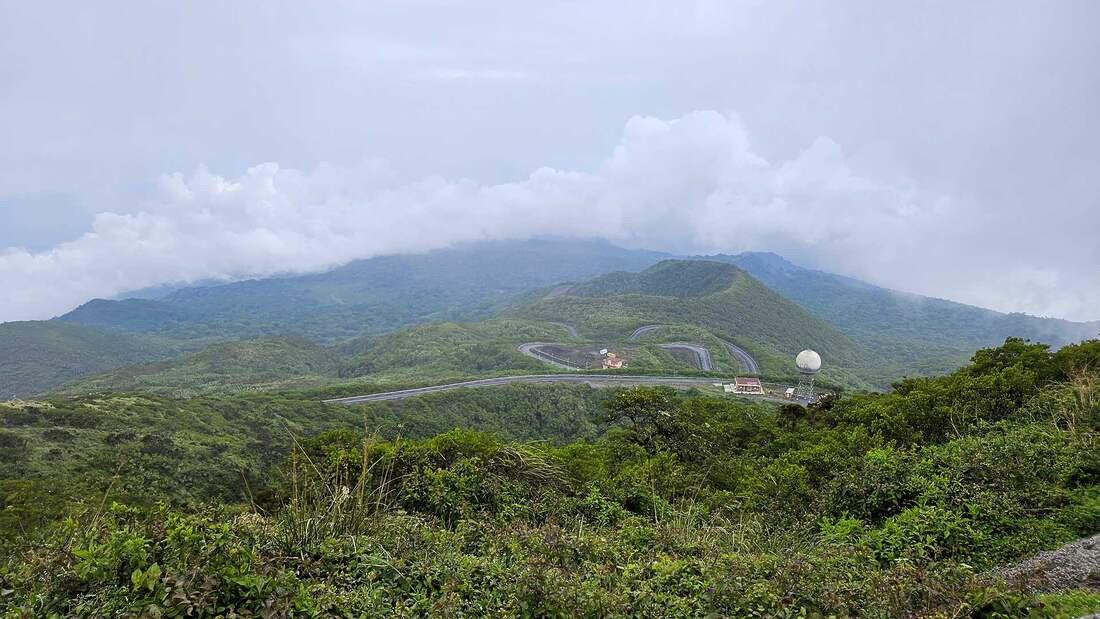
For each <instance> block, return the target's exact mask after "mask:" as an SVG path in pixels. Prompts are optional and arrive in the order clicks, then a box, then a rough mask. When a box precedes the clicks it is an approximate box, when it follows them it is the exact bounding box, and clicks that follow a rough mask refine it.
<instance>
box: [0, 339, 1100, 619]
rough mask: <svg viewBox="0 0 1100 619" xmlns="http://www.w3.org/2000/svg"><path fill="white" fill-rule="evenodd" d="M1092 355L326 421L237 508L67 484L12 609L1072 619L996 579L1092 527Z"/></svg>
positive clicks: (1098, 443) (985, 358) (15, 557)
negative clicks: (561, 436)
mask: <svg viewBox="0 0 1100 619" xmlns="http://www.w3.org/2000/svg"><path fill="white" fill-rule="evenodd" d="M1097 367H1100V342H1097V341H1093V342H1087V343H1084V344H1081V345H1078V346H1073V347H1068V348H1065V349H1062V350H1061V351H1059V352H1058V353H1056V354H1052V353H1050V352H1049V351H1048V349H1047V348H1046V347H1045V346H1042V345H1037V344H1029V343H1026V342H1023V341H1020V340H1009V341H1008V342H1006V344H1005V345H1004V346H1002V347H999V348H995V349H989V350H983V351H979V352H978V353H977V354H976V355H975V357H974V359H973V361H972V363H971V364H970V365H968V366H967V367H965V368H963V369H961V370H959V371H958V372H956V373H954V374H951V375H949V376H944V377H939V378H929V379H913V380H906V381H904V382H902V383H899V384H898V385H896V386H895V389H894V390H893V391H892V392H889V393H885V394H862V395H854V396H848V397H844V398H841V399H838V400H828V401H824V402H821V403H820V404H818V405H816V406H814V407H811V408H810V409H803V408H801V407H796V406H786V407H782V408H779V409H778V410H776V409H772V410H767V409H762V408H758V407H753V406H745V405H741V404H737V403H736V402H734V401H730V400H725V399H719V398H710V397H684V396H682V395H678V394H675V393H673V392H669V391H665V390H660V389H649V388H637V389H631V390H625V391H621V392H618V393H617V394H615V395H614V396H613V397H611V398H608V399H607V400H606V403H605V404H604V405H603V406H602V407H601V410H602V411H603V413H602V418H601V419H599V420H598V421H599V422H600V423H601V424H602V425H603V427H604V428H606V431H605V432H603V433H602V435H600V436H599V437H598V438H593V439H587V440H577V441H574V442H564V443H559V444H547V443H518V442H511V441H508V440H505V439H503V438H500V437H499V436H498V435H495V434H485V433H479V432H475V431H469V430H454V431H451V432H447V433H444V434H440V435H437V436H434V437H430V438H423V439H416V440H411V439H410V440H405V439H401V438H400V437H395V436H391V437H390V438H388V439H385V440H383V439H382V438H381V437H379V436H378V435H376V434H375V433H374V432H373V431H371V432H368V433H364V432H361V431H358V430H353V429H349V428H344V429H336V430H329V431H325V432H321V433H319V434H316V435H313V436H310V437H303V438H300V439H298V440H296V441H294V442H293V445H292V447H291V448H290V453H289V454H288V455H287V456H286V457H285V458H282V459H281V460H280V461H279V462H278V463H276V464H273V465H272V467H271V470H270V471H268V474H267V476H266V477H267V482H268V483H267V484H265V486H264V488H263V490H258V491H254V492H251V493H249V496H248V498H247V499H246V500H245V501H243V502H224V501H216V502H207V503H205V504H201V503H200V504H196V503H189V504H181V503H178V502H177V503H175V504H174V506H168V505H166V504H160V505H157V504H153V502H152V500H155V498H156V497H155V496H151V497H147V498H148V499H150V500H147V501H133V502H132V504H131V505H124V504H121V503H115V502H112V501H108V500H105V497H107V496H110V495H109V493H108V494H94V495H93V494H90V493H89V494H88V495H86V496H75V497H71V498H70V500H68V501H67V502H66V503H65V506H64V508H63V509H62V510H60V513H59V514H58V515H59V517H58V518H56V519H53V522H51V523H48V524H45V525H43V526H41V527H38V528H37V529H34V530H27V531H26V532H24V533H22V534H19V535H15V536H11V537H9V539H10V541H9V542H7V543H6V545H5V547H4V548H3V549H2V550H3V552H2V553H0V554H3V555H4V556H6V557H7V559H6V561H5V562H4V563H3V565H2V567H0V612H6V613H7V616H12V617H19V616H51V615H56V616H115V615H130V616H227V617H228V616H241V617H246V616H265V617H279V616H351V617H357V616H390V615H396V616H500V617H510V616H563V617H567V616H586V617H601V616H629V617H655V616H667V617H695V616H698V617H704V616H732V617H827V616H838V617H843V616H867V617H904V616H929V617H961V616H981V617H1021V616H1036V617H1074V616H1079V615H1082V614H1086V612H1088V611H1096V610H1098V609H1100V592H1097V591H1089V590H1071V591H1048V592H1042V589H1043V586H1042V583H1031V584H1035V585H1037V586H1038V588H1039V589H1040V592H1038V593H1031V592H1028V591H1027V590H1026V589H1025V585H1027V584H1029V583H1021V582H1002V581H1000V580H999V579H998V578H996V577H995V576H993V575H992V574H993V571H994V570H995V569H996V568H997V567H999V566H1003V565H1006V564H1009V563H1012V562H1014V561H1017V560H1019V559H1021V558H1023V557H1026V556H1029V555H1031V554H1033V553H1035V552H1036V551H1038V550H1041V549H1045V548H1052V547H1056V546H1058V545H1060V544H1062V543H1065V542H1067V541H1070V540H1073V539H1076V538H1079V537H1083V536H1086V535H1090V534H1094V533H1096V532H1100V380H1098V378H1097V375H1096V374H1095V372H1094V368H1097ZM103 414H104V415H109V414H110V412H109V411H104V413H103ZM149 474H154V473H149ZM155 474H157V475H161V476H162V477H163V479H165V480H169V481H170V480H171V479H172V474H173V473H172V470H171V469H170V468H169V469H165V470H163V471H160V472H155ZM123 481H124V480H123ZM165 498H166V500H167V498H168V497H167V496H166V497H165ZM5 500H6V501H8V503H7V505H8V506H10V505H13V504H14V503H13V502H12V498H11V496H10V495H9V496H8V498H7V499H5ZM24 507H26V504H24ZM5 509H7V506H6V507H5ZM48 520H49V519H48Z"/></svg>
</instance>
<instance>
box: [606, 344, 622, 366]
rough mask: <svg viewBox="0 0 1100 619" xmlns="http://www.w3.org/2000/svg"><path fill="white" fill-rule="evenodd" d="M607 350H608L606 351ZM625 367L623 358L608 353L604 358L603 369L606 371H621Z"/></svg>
mask: <svg viewBox="0 0 1100 619" xmlns="http://www.w3.org/2000/svg"><path fill="white" fill-rule="evenodd" d="M604 350H607V349H604ZM623 365H624V361H623V358H622V357H620V356H618V355H616V354H615V353H613V352H606V353H604V356H603V369H605V370H619V369H622V367H623Z"/></svg>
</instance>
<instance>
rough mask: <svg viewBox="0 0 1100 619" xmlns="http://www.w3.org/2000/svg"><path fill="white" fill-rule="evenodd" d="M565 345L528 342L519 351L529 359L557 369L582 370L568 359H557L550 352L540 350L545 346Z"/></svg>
mask: <svg viewBox="0 0 1100 619" xmlns="http://www.w3.org/2000/svg"><path fill="white" fill-rule="evenodd" d="M563 345H564V344H555V343H554V342H527V343H525V344H520V345H519V347H518V350H519V351H520V352H521V353H523V354H525V355H527V356H528V357H534V358H536V359H538V360H539V361H542V362H543V363H549V364H550V365H553V366H555V367H559V368H562V369H565V370H580V369H582V368H580V367H579V366H576V365H573V364H572V363H570V362H569V361H568V360H566V359H562V358H561V357H555V356H554V355H551V354H550V353H548V352H545V351H542V350H539V349H540V348H541V347H543V346H563Z"/></svg>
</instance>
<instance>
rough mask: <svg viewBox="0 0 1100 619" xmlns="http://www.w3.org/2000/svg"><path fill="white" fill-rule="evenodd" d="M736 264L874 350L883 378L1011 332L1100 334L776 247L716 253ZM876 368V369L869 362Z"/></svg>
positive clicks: (934, 368) (920, 370)
mask: <svg viewBox="0 0 1100 619" xmlns="http://www.w3.org/2000/svg"><path fill="white" fill-rule="evenodd" d="M707 259H708V260H717V261H721V262H728V263H731V264H735V265H737V266H738V267H740V268H742V269H744V270H745V271H747V272H748V273H750V274H751V275H752V276H753V277H755V278H756V279H758V280H760V281H761V282H763V283H764V285H766V286H768V287H769V288H771V289H772V290H774V291H776V292H777V293H779V294H781V295H783V296H784V297H786V298H788V299H790V300H791V301H794V302H795V303H797V304H799V305H801V306H802V307H804V308H806V309H807V310H809V311H810V312H811V313H813V314H814V315H815V316H817V317H819V318H821V319H822V320H824V321H825V322H827V323H829V324H830V325H832V326H833V327H835V328H837V329H838V330H840V331H841V332H842V333H844V334H845V335H847V336H849V337H851V338H852V339H853V340H855V341H857V342H859V343H860V344H863V345H864V346H867V347H868V348H870V349H871V350H873V351H874V353H875V355H876V357H877V358H878V362H877V375H870V374H869V376H871V377H872V378H873V379H874V380H876V381H882V380H885V381H891V380H895V379H896V378H897V377H899V376H902V375H905V374H908V375H930V374H937V373H941V372H945V371H950V370H953V369H954V368H957V367H959V366H960V365H963V364H964V363H965V361H966V359H967V357H969V355H970V353H971V352H972V351H973V350H975V349H977V348H981V347H983V346H991V345H994V344H996V343H998V342H1001V341H1004V339H1005V338H1007V337H1010V336H1016V337H1023V338H1025V339H1031V340H1032V341H1037V342H1048V343H1050V344H1052V345H1053V346H1055V347H1060V346H1064V345H1066V344H1072V343H1074V342H1078V341H1081V340H1085V339H1089V338H1094V337H1097V335H1100V322H1091V323H1080V322H1070V321H1067V320H1058V319H1055V318H1039V317H1036V316H1027V315H1025V314H1002V313H1000V312H994V311H992V310H987V309H983V308H980V307H974V306H971V305H964V304H962V303H955V302H953V301H945V300H943V299H935V298H931V297H922V296H920V295H915V294H907V293H902V292H897V291H894V290H888V289H886V288H880V287H878V286H872V285H870V284H867V283H864V282H861V281H858V280H855V279H851V278H848V277H842V276H839V275H833V274H832V273H825V272H822V271H815V270H812V269H805V268H802V267H798V266H795V265H794V264H791V263H790V262H788V261H787V260H784V259H783V258H782V257H780V256H777V255H775V254H769V253H744V254H738V255H736V256H723V255H719V256H710V257H707ZM869 370H870V371H871V372H875V368H870V369H869Z"/></svg>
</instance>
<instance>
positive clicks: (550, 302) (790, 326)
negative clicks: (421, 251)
mask: <svg viewBox="0 0 1100 619" xmlns="http://www.w3.org/2000/svg"><path fill="white" fill-rule="evenodd" d="M506 315H509V316H517V317H523V318H527V319H534V320H544V321H551V320H552V321H561V322H565V323H569V324H572V325H574V326H576V327H577V329H578V330H579V331H580V333H581V334H582V335H583V336H585V337H589V338H592V339H594V340H598V341H611V342H614V341H619V342H622V341H624V340H625V339H626V338H627V336H629V335H630V334H631V332H632V331H633V330H634V329H636V328H637V327H639V326H642V325H647V324H667V325H673V326H675V327H677V328H680V329H683V328H692V327H694V328H698V329H703V330H705V331H706V332H707V333H710V334H711V337H712V338H713V337H715V336H716V337H719V338H722V339H725V340H728V341H731V342H733V343H735V344H738V345H740V346H742V347H744V348H745V349H746V350H748V351H749V352H750V353H752V354H753V356H754V357H756V359H757V361H758V362H759V363H760V365H761V369H762V370H763V372H764V374H765V375H767V376H770V377H773V378H781V379H783V378H785V379H789V378H791V377H792V376H793V374H794V370H793V365H792V362H791V359H792V358H793V356H794V355H795V354H796V353H797V352H798V351H800V350H802V349H804V348H810V347H812V348H814V349H815V350H817V351H819V352H820V353H821V354H822V356H824V357H825V358H826V359H828V364H827V365H826V367H825V371H824V372H823V374H822V377H823V380H825V381H826V382H828V383H831V384H836V385H842V386H846V387H849V388H869V387H871V386H872V383H869V382H867V381H865V380H863V379H862V378H861V377H860V375H859V371H860V369H861V368H862V367H864V366H866V365H868V364H869V363H870V360H869V358H868V351H867V350H865V349H862V348H861V347H859V346H858V345H857V344H855V343H854V342H852V341H851V340H849V339H848V338H847V337H845V336H844V335H842V334H841V333H839V332H838V331H836V330H835V329H833V328H832V327H830V326H829V325H827V324H825V323H823V322H821V321H820V320H818V319H817V318H814V317H813V316H812V315H811V314H810V313H809V312H807V311H806V310H804V309H802V308H801V307H799V306H798V305H796V304H794V303H792V302H790V301H788V300H786V299H784V298H783V297H781V296H779V295H778V294H776V293H774V292H772V291H771V290H769V289H768V288H767V287H765V286H764V285H763V284H761V283H760V282H758V281H756V280H755V279H753V278H752V277H751V276H749V275H748V274H746V273H745V272H744V271H741V270H740V269H738V268H737V267H734V266H731V265H728V264H722V263H718V262H706V261H681V260H669V261H664V262H661V263H659V264H657V265H655V266H653V267H650V268H649V269H646V270H644V271H642V272H640V273H636V274H635V273H613V274H610V275H606V276H603V277H598V278H596V279H594V280H592V281H590V282H586V283H584V284H579V285H576V286H573V287H571V288H569V289H568V290H555V291H554V292H553V293H552V294H549V295H546V296H543V297H541V298H538V299H536V300H534V301H530V302H528V303H526V304H522V305H520V306H518V307H516V308H515V309H513V310H510V311H509V312H507V313H506ZM656 340H659V341H672V340H671V339H667V338H666V336H665V331H660V332H656V333H653V334H652V335H651V336H649V337H647V338H646V340H645V341H656ZM711 341H712V342H713V341H714V340H713V339H712V340H711ZM711 353H712V355H715V356H716V357H717V356H718V355H722V356H724V355H725V351H724V350H723V347H722V346H717V347H714V348H711ZM718 360H719V362H721V361H722V360H721V359H718ZM729 361H733V360H732V359H730V360H729ZM723 365H724V367H726V368H729V369H734V368H738V367H739V366H737V365H736V364H735V363H729V362H727V363H725V364H723ZM729 369H727V371H729Z"/></svg>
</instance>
